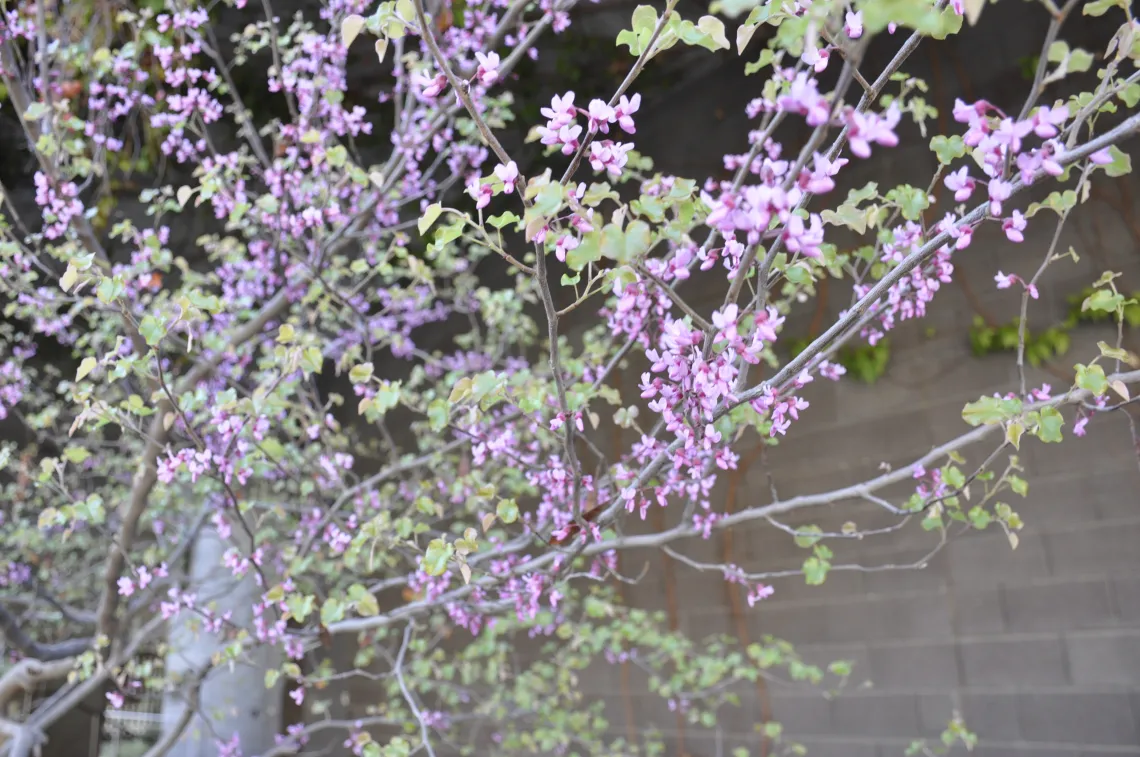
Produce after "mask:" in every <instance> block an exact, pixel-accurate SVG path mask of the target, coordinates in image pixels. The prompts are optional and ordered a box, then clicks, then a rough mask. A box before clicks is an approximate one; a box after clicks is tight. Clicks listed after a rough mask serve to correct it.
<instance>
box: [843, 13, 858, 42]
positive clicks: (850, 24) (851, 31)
mask: <svg viewBox="0 0 1140 757" xmlns="http://www.w3.org/2000/svg"><path fill="white" fill-rule="evenodd" d="M843 31H844V33H845V34H846V35H847V36H848V38H850V39H859V38H860V37H862V36H863V11H854V12H852V11H847V15H846V16H844V23H843Z"/></svg>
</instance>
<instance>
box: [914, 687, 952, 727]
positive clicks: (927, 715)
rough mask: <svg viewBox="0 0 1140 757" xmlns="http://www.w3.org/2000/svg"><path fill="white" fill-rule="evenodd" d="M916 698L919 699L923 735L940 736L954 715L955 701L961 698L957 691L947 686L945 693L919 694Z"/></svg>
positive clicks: (920, 723)
mask: <svg viewBox="0 0 1140 757" xmlns="http://www.w3.org/2000/svg"><path fill="white" fill-rule="evenodd" d="M915 699H917V700H918V721H919V725H921V726H922V731H923V734H922V735H923V737H924V738H931V737H936V736H939V735H940V734H941V733H942V732H943V731H945V730H946V726H947V725H948V724H949V723H950V720H951V719H952V718H953V717H954V709H955V701H956V700H957V699H959V697H958V696H957V692H955V691H953V690H952V689H951V688H950V687H947V688H946V691H945V693H942V694H919V695H917V696H916V697H915Z"/></svg>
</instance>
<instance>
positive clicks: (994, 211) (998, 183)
mask: <svg viewBox="0 0 1140 757" xmlns="http://www.w3.org/2000/svg"><path fill="white" fill-rule="evenodd" d="M1011 194H1013V185H1012V184H1010V183H1009V182H1008V181H1003V180H1002V179H990V183H989V196H990V215H994V216H1000V215H1001V204H1002V202H1004V201H1005V200H1008V199H1009V197H1010V195H1011Z"/></svg>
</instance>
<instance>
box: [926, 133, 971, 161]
mask: <svg viewBox="0 0 1140 757" xmlns="http://www.w3.org/2000/svg"><path fill="white" fill-rule="evenodd" d="M930 149H931V150H933V151H934V154H935V155H937V156H938V162H939V163H941V164H942V165H949V164H950V163H952V162H953V161H954V160H955V159H956V158H961V157H962V156H964V155H965V154H966V143H965V142H963V141H962V138H961V137H960V136H958V135H957V134H955V135H954V136H952V137H945V136H942V135H941V134H940V135H938V136H937V137H934V138H933V139H931V140H930Z"/></svg>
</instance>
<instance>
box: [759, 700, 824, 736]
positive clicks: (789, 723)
mask: <svg viewBox="0 0 1140 757" xmlns="http://www.w3.org/2000/svg"><path fill="white" fill-rule="evenodd" d="M772 719H773V720H775V721H776V722H778V723H779V724H780V725H782V726H783V728H784V733H786V734H788V738H790V739H796V738H799V737H807V736H818V735H821V734H823V735H825V734H828V733H831V732H832V722H831V700H829V699H825V698H824V697H823V695H822V694H820V695H817V696H806V695H805V696H779V695H776V694H774V695H773V697H772Z"/></svg>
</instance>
